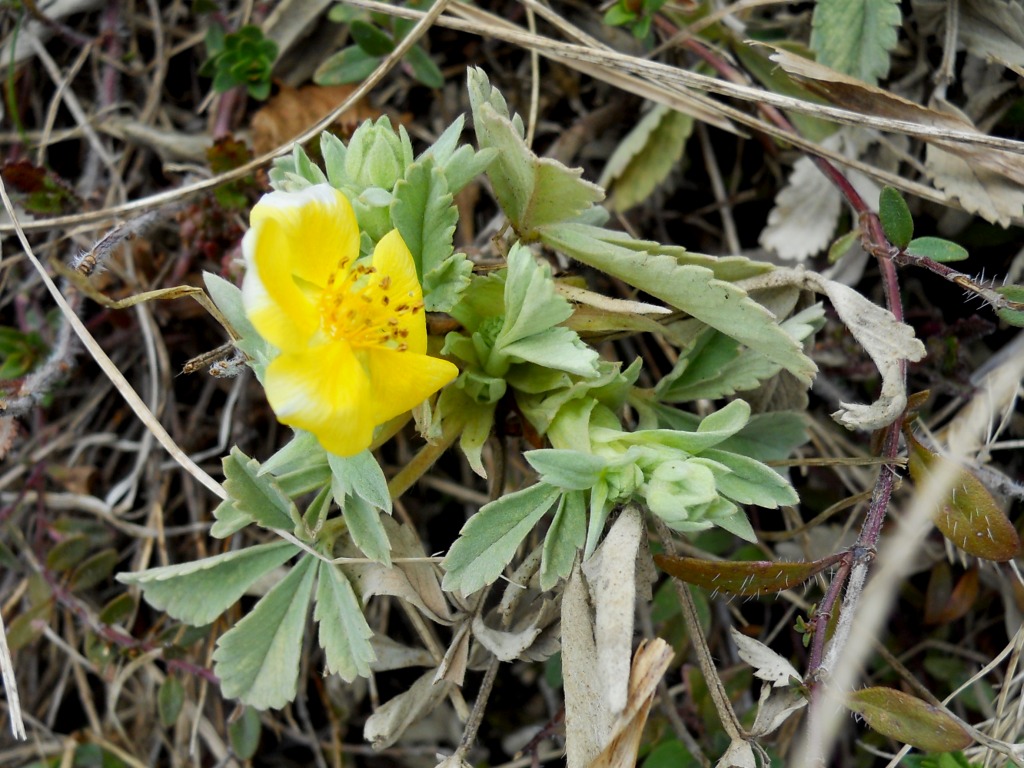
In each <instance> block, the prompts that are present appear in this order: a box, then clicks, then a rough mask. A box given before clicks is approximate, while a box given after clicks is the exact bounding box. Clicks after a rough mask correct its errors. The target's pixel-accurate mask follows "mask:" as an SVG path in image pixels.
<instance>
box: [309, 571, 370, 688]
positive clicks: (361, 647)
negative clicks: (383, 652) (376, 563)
mask: <svg viewBox="0 0 1024 768" xmlns="http://www.w3.org/2000/svg"><path fill="white" fill-rule="evenodd" d="M313 616H314V618H315V619H316V620H317V622H318V624H319V627H320V647H321V648H323V649H324V655H325V657H326V659H327V671H328V672H331V673H333V674H336V675H340V676H341V678H342V679H343V680H345V681H346V682H352V681H353V680H355V679H356V678H357V677H369V675H370V663H371V662H373V661H375V660H376V658H377V656H376V654H375V653H374V652H373V647H372V646H371V645H370V638H371V637H373V630H372V629H370V625H369V624H367V623H366V618H365V617H364V616H363V609H362V606H360V605H359V598H358V597H356V593H355V591H353V589H352V585H351V584H350V583H349V580H348V579H347V578H345V574H344V573H342V572H341V569H340V568H338V567H337V566H336V565H332V564H331V563H324V562H321V563H320V577H319V580H318V581H317V587H316V609H315V610H314V612H313Z"/></svg>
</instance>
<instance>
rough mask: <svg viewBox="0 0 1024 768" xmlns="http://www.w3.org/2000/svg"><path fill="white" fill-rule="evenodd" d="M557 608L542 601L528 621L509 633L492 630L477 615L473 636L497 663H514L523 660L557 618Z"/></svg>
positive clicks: (551, 603) (548, 601)
mask: <svg viewBox="0 0 1024 768" xmlns="http://www.w3.org/2000/svg"><path fill="white" fill-rule="evenodd" d="M559 613H560V611H559V609H558V606H557V605H556V604H555V603H554V602H552V601H550V600H544V601H543V602H542V603H541V604H540V606H539V608H538V610H537V611H536V612H535V613H534V614H533V616H532V617H531V618H530V620H529V621H526V622H523V626H521V627H519V628H517V629H514V630H509V631H502V630H500V629H492V628H491V627H489V626H487V624H485V623H484V620H483V617H482V616H480V615H479V614H477V616H476V617H475V618H474V619H473V635H474V636H475V637H476V639H477V641H478V642H479V643H480V644H481V645H482V646H484V647H485V648H486V649H487V650H489V651H490V652H491V653H493V654H494V655H495V656H496V657H497V658H498V659H499V661H515V660H517V659H523V658H525V656H524V654H525V653H526V651H527V650H528V649H529V648H531V647H532V646H533V644H534V641H535V640H536V639H537V638H538V637H539V636H540V635H541V633H542V632H544V630H545V629H546V628H547V627H548V626H550V625H551V622H552V621H553V620H557V618H558V616H559Z"/></svg>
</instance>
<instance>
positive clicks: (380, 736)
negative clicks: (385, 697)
mask: <svg viewBox="0 0 1024 768" xmlns="http://www.w3.org/2000/svg"><path fill="white" fill-rule="evenodd" d="M434 677H435V671H434V670H430V671H428V672H427V673H426V674H424V675H422V676H421V677H420V678H419V680H417V681H416V682H415V683H413V684H412V687H411V688H410V689H409V690H407V691H405V692H404V693H400V694H399V695H398V696H395V698H393V699H391V700H390V701H389V702H388V703H387V704H385V705H384V706H382V707H381V708H380V709H378V710H377V711H376V712H374V713H373V714H372V715H370V717H369V719H367V721H366V725H365V726H364V727H363V738H364V739H365V740H366V741H368V742H370V744H372V745H373V748H374V749H376V750H381V749H386V748H387V747H390V746H391V745H392V744H394V743H395V742H396V741H397V740H398V739H399V737H401V735H402V734H403V733H404V732H405V729H406V728H408V727H409V726H410V725H412V723H414V722H416V721H417V720H419V719H420V718H422V717H423V716H425V715H426V714H428V713H429V712H431V711H432V710H433V709H434V707H436V706H437V705H438V704H440V703H441V700H442V699H444V697H445V695H446V694H447V693H448V691H449V690H450V689H451V683H446V682H438V683H436V682H434Z"/></svg>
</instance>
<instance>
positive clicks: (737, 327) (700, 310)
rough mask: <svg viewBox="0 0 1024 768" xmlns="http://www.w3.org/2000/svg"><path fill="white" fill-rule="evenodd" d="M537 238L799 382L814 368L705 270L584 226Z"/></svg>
mask: <svg viewBox="0 0 1024 768" xmlns="http://www.w3.org/2000/svg"><path fill="white" fill-rule="evenodd" d="M538 234H539V236H540V239H541V240H542V241H543V242H544V243H545V244H546V245H548V246H550V247H551V248H554V249H556V250H559V251H562V252H563V253H565V254H567V255H569V256H571V257H572V258H574V259H576V260H577V261H581V262H583V263H584V264H587V265H589V266H591V267H594V268H595V269H600V270H602V271H604V272H607V273H608V274H610V275H612V276H614V277H617V278H619V279H621V280H624V281H626V282H627V283H629V284H630V285H632V286H634V287H636V288H639V289H640V290H642V291H646V292H647V293H649V294H651V295H652V296H655V297H657V298H659V299H661V300H662V301H665V302H667V303H668V304H671V305H672V306H674V307H677V308H679V309H681V310H683V311H684V312H687V313H689V314H690V315H692V316H693V317H695V318H696V319H698V320H700V321H701V322H703V323H705V324H706V325H709V326H711V327H712V328H716V329H718V330H719V331H721V332H722V333H724V334H726V335H727V336H730V337H732V338H734V339H736V340H737V341H739V342H741V343H743V344H746V345H747V346H748V347H750V348H751V349H754V350H756V351H758V352H760V353H761V354H763V355H764V356H765V357H767V358H768V359H769V360H771V361H772V362H774V363H776V364H778V365H780V366H782V367H783V368H785V369H786V370H788V371H789V372H790V373H792V374H793V375H794V376H796V377H797V378H798V379H800V380H801V381H802V382H804V383H808V382H810V380H811V377H812V376H813V374H814V372H815V371H816V370H817V367H816V366H815V365H814V363H813V362H812V361H811V360H810V359H809V358H808V357H807V356H806V355H805V354H804V353H803V350H802V349H801V345H800V344H799V343H798V342H797V341H796V340H795V339H794V338H793V337H792V336H790V335H789V334H788V333H787V332H786V331H785V329H783V328H782V327H781V326H780V325H779V323H778V322H777V321H776V319H775V317H774V316H773V315H772V314H771V313H770V312H769V311H768V310H767V309H765V308H764V307H762V306H761V305H760V304H758V303H756V302H755V301H754V300H753V299H751V298H750V297H749V296H748V295H747V293H746V291H744V290H742V289H740V288H737V287H736V286H734V285H732V284H730V283H728V282H725V281H724V280H721V279H717V278H716V277H715V273H714V272H713V271H712V269H710V268H708V267H705V266H698V265H695V264H680V263H679V261H678V260H677V259H676V258H674V257H673V256H670V255H668V254H666V253H658V252H656V251H655V249H654V248H652V250H639V251H638V250H634V249H633V248H632V247H629V244H628V238H625V237H623V236H621V235H618V236H617V235H616V234H615V233H612V232H609V231H608V230H604V229H601V228H600V227H595V226H591V225H589V224H575V223H571V222H570V223H564V224H559V225H558V226H557V227H545V228H544V229H542V230H540V232H539V233H538ZM632 244H633V245H637V241H633V243H632ZM640 244H641V245H643V243H640ZM651 245H652V246H653V244H651Z"/></svg>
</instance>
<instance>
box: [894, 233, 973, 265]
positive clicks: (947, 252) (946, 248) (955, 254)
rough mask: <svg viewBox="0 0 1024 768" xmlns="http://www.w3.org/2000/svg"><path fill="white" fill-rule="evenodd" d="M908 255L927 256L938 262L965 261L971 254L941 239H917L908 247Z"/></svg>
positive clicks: (960, 246) (961, 247)
mask: <svg viewBox="0 0 1024 768" xmlns="http://www.w3.org/2000/svg"><path fill="white" fill-rule="evenodd" d="M907 253H909V254H911V255H913V256H927V257H928V258H929V259H933V260H935V261H938V262H940V263H941V262H947V261H963V260H964V259H966V258H967V257H968V256H970V254H969V253H968V252H967V249H966V248H964V247H963V246H962V245H957V244H956V243H953V242H950V241H949V240H945V239H943V238H941V237H915V238H914V239H913V240H911V241H910V244H909V245H907Z"/></svg>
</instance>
